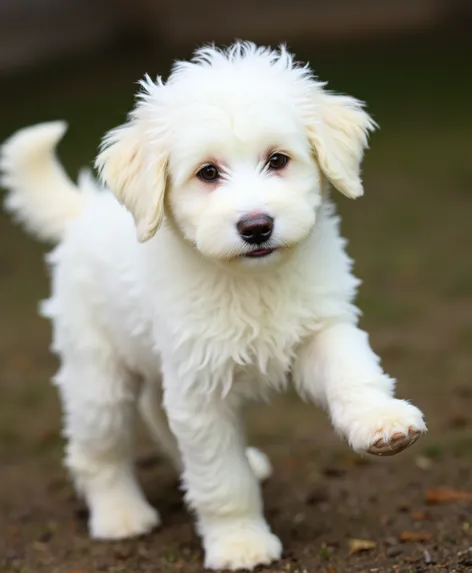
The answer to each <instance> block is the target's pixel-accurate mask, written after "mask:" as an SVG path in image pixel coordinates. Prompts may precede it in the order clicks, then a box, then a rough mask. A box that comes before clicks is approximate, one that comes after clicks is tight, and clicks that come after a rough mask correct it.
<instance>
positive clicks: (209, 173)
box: [197, 164, 220, 181]
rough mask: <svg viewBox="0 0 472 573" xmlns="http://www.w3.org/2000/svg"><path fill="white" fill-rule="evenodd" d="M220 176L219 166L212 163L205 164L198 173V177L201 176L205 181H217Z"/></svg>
mask: <svg viewBox="0 0 472 573" xmlns="http://www.w3.org/2000/svg"><path fill="white" fill-rule="evenodd" d="M219 176H220V173H219V171H218V169H217V167H215V165H212V164H209V165H205V167H202V168H201V169H200V171H199V172H198V173H197V177H200V179H203V181H216V180H217V179H218V177H219Z"/></svg>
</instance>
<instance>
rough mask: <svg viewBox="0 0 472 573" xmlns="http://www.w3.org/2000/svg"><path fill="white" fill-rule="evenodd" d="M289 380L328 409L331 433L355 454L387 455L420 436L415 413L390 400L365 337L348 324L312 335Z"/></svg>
mask: <svg viewBox="0 0 472 573" xmlns="http://www.w3.org/2000/svg"><path fill="white" fill-rule="evenodd" d="M294 381H295V384H296V385H297V388H298V390H299V392H300V393H301V394H303V395H305V396H308V397H309V398H311V399H313V400H315V401H317V402H319V403H321V404H322V405H324V406H325V407H326V408H327V409H328V411H329V413H330V415H331V420H332V423H333V426H334V428H335V429H336V430H337V431H338V432H339V433H340V434H341V435H343V436H344V437H346V439H347V440H348V442H349V444H350V445H351V446H352V448H353V449H354V450H356V451H358V452H369V453H371V454H376V455H393V454H396V453H399V452H401V451H402V450H403V449H405V448H406V447H408V446H410V445H411V444H413V443H414V442H415V441H416V439H417V438H418V437H419V436H420V434H421V433H422V432H425V431H426V426H425V424H424V421H423V414H422V413H421V412H420V410H418V408H416V407H415V406H413V405H411V404H410V403H408V402H407V401H405V400H399V399H396V398H394V396H393V393H394V386H395V382H394V380H392V379H391V378H389V377H388V376H387V375H386V374H385V373H384V372H383V371H382V368H381V367H380V361H379V358H378V357H377V356H376V355H375V353H374V352H373V350H372V349H371V347H370V345H369V341H368V337H367V334H366V333H365V332H363V331H362V330H359V329H358V328H357V327H356V326H354V325H352V324H347V323H336V324H331V325H328V326H326V327H325V328H324V329H323V330H321V332H319V333H318V334H316V335H313V337H312V338H310V339H309V340H308V341H307V342H306V343H305V344H304V345H303V347H302V348H301V349H300V353H299V355H298V357H297V360H296V363H295V367H294Z"/></svg>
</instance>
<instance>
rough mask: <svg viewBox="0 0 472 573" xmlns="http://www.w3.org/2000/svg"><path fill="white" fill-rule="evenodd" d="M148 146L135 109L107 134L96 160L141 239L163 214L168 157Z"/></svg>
mask: <svg viewBox="0 0 472 573" xmlns="http://www.w3.org/2000/svg"><path fill="white" fill-rule="evenodd" d="M149 147H150V146H149V141H148V136H147V134H146V131H145V129H144V128H143V126H142V124H141V121H140V119H139V117H136V113H135V112H134V113H133V114H132V115H131V116H130V119H129V121H128V122H127V123H125V124H124V125H122V126H120V127H117V128H115V129H112V130H111V131H110V132H109V133H108V134H107V135H106V136H105V138H104V139H103V142H102V145H101V148H100V153H99V155H98V157H97V159H96V162H95V165H96V167H97V168H98V170H99V172H100V177H101V179H102V181H103V182H104V183H105V184H106V185H107V186H108V187H109V188H110V189H111V191H112V192H113V193H114V194H115V195H116V197H117V198H118V200H119V201H120V202H121V203H122V204H123V205H124V206H125V207H126V208H127V209H128V211H130V213H131V214H132V215H133V218H134V222H135V224H136V229H137V234H138V239H139V241H140V242H144V241H147V240H148V239H150V238H151V237H152V236H153V235H154V234H155V233H156V231H157V229H158V228H159V225H160V224H161V222H162V219H163V217H164V194H165V189H166V180H167V177H166V174H167V159H166V158H165V156H164V154H162V157H159V153H156V151H155V150H154V149H153V151H152V153H151V150H150V149H149ZM151 157H152V161H151Z"/></svg>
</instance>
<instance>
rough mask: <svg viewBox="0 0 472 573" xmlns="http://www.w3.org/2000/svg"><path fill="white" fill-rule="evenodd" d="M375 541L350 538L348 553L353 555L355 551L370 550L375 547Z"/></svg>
mask: <svg viewBox="0 0 472 573" xmlns="http://www.w3.org/2000/svg"><path fill="white" fill-rule="evenodd" d="M376 547H377V543H375V541H370V540H369V539H350V540H349V554H350V555H354V554H355V553H362V551H370V550H371V549H375V548H376Z"/></svg>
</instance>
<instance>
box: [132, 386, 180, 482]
mask: <svg viewBox="0 0 472 573" xmlns="http://www.w3.org/2000/svg"><path fill="white" fill-rule="evenodd" d="M139 411H140V413H141V416H142V418H143V420H144V422H145V423H146V426H147V427H148V429H149V432H150V434H151V436H152V438H153V439H154V440H155V441H156V442H157V444H158V445H159V446H160V449H161V450H162V451H163V453H164V454H166V455H167V456H168V458H169V459H170V460H171V461H172V463H173V464H174V466H175V468H176V469H177V471H178V472H179V473H180V472H181V471H182V459H181V456H180V452H179V448H178V446H177V440H176V439H175V436H174V434H173V433H172V431H171V429H170V428H169V423H168V421H167V414H166V413H165V411H164V408H163V406H162V387H161V384H160V382H158V381H155V380H153V381H145V382H144V385H143V388H142V391H141V395H140V398H139Z"/></svg>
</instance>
